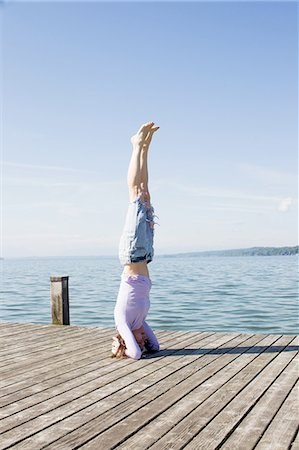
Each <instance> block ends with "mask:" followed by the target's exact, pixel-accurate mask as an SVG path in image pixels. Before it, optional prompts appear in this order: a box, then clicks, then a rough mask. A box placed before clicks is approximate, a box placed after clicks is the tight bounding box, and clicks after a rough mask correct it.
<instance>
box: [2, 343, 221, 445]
mask: <svg viewBox="0 0 299 450" xmlns="http://www.w3.org/2000/svg"><path fill="white" fill-rule="evenodd" d="M207 339H208V338H207ZM214 339H215V337H214ZM194 340H195V336H194V335H193V337H192V338H191V339H190V338H189V339H186V340H185V342H184V340H183V341H181V342H177V344H175V345H173V346H172V348H173V352H175V349H176V348H177V349H181V348H182V346H184V345H188V344H186V343H188V342H189V343H191V344H192V342H194ZM162 358H164V357H160V358H156V359H154V360H140V361H131V364H130V365H131V366H132V368H133V370H134V372H132V373H127V374H126V375H124V376H122V377H120V376H118V374H117V373H116V375H115V376H114V381H111V377H110V378H109V377H108V378H106V380H105V381H104V382H103V380H99V381H98V382H97V383H96V382H93V383H92V384H90V386H89V388H88V389H86V385H84V386H83V388H84V390H83V391H82V389H81V391H80V389H79V390H78V394H77V395H74V390H72V391H70V392H68V393H66V394H62V395H60V396H58V398H57V397H55V398H53V399H51V400H50V401H49V402H44V403H42V404H40V405H38V406H39V408H37V409H36V408H30V410H31V413H33V414H34V415H35V418H34V419H33V420H29V421H27V420H28V419H29V418H30V417H28V416H27V417H26V423H23V424H22V425H20V426H18V427H16V428H13V429H11V430H10V431H7V432H5V433H3V434H2V441H1V446H2V445H3V446H7V445H12V443H14V442H15V441H16V440H20V439H24V438H26V437H29V436H31V435H32V434H33V433H37V432H38V431H40V430H42V429H43V428H45V426H46V427H47V428H46V429H45V430H44V432H45V433H46V436H47V438H48V439H50V442H52V441H53V431H52V430H50V428H51V427H50V425H51V424H55V423H57V425H60V424H59V422H60V421H61V420H62V419H64V418H65V417H67V416H71V417H70V420H71V421H74V420H75V419H77V423H79V424H82V421H86V420H88V417H89V416H90V415H93V414H97V411H98V409H99V410H104V411H105V410H106V411H107V410H110V409H111V408H113V406H115V405H118V404H119V402H121V401H122V399H131V398H132V395H134V393H135V392H136V393H138V392H140V393H142V392H143V391H144V389H146V388H147V387H148V386H149V385H150V386H152V385H154V391H156V389H155V387H156V385H155V384H156V382H157V381H161V380H162V381H163V379H164V377H165V376H167V375H168V374H169V373H173V372H174V371H175V369H173V368H170V369H169V368H168V367H167V366H165V367H161V364H159V360H160V359H162ZM138 369H140V370H138ZM103 378H104V377H103ZM162 384H163V383H162ZM145 401H146V400H145ZM59 405H60V406H59ZM88 406H89V408H87V407H88ZM82 410H84V412H83V414H82V413H79V414H77V415H76V417H74V413H76V412H80V411H82ZM43 413H45V414H43ZM110 414H111V413H110ZM113 416H114V414H113ZM14 419H15V420H18V419H19V421H20V420H23V421H24V416H23V417H17V415H14ZM7 420H9V418H8V419H7ZM7 420H6V419H4V420H3V421H2V422H4V425H7V423H5V422H7ZM15 420H14V421H12V423H11V425H12V426H16V425H17V424H18V421H17V422H15ZM114 420H115V416H114ZM65 427H68V425H67V424H66V423H64V424H63V428H62V431H63V434H65V430H66V428H65ZM54 436H56V434H54ZM39 437H40V436H38V435H34V437H33V439H35V440H36V439H39ZM43 442H44V438H43ZM32 445H33V444H32V442H31V441H30V440H28V442H25V441H24V442H22V448H24V449H25V448H30V450H32V449H33V448H34V447H33V446H32ZM36 445H37V447H36V448H38V445H40V444H36ZM0 448H2V447H0Z"/></svg>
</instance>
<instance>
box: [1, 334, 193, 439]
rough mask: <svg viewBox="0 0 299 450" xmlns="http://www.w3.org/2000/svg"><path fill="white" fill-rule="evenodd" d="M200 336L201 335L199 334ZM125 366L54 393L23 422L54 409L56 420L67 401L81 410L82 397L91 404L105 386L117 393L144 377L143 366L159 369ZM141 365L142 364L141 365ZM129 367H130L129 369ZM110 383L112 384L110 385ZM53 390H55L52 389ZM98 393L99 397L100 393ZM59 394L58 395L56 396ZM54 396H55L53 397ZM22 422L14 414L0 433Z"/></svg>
mask: <svg viewBox="0 0 299 450" xmlns="http://www.w3.org/2000/svg"><path fill="white" fill-rule="evenodd" d="M200 334H202V333H200ZM187 336H188V335H187ZM185 341H187V342H189V341H194V337H192V338H190V337H187V339H185ZM182 342H184V336H182V338H181V341H178V343H177V346H180V345H181V343H182ZM125 361H126V362H127V365H126V366H125V367H123V368H121V369H119V370H117V369H115V367H116V366H117V362H116V364H114V371H113V372H112V373H111V374H107V375H104V376H103V377H98V378H97V379H96V380H94V381H92V382H89V383H85V384H83V385H81V386H79V387H78V388H75V389H72V390H70V391H66V392H63V390H62V392H61V391H57V390H56V391H55V393H54V394H53V397H51V398H49V400H48V401H43V403H38V404H37V405H36V406H33V407H31V408H28V409H27V410H26V418H25V420H26V421H28V420H29V419H33V418H36V417H38V416H39V415H41V414H42V413H47V417H48V418H49V417H50V415H49V411H51V410H52V409H55V411H54V414H53V418H54V420H56V418H57V414H58V410H57V408H58V406H62V407H63V406H64V405H67V403H68V401H72V403H73V404H74V405H76V406H75V407H76V408H78V409H79V410H80V409H81V408H82V402H83V400H82V398H83V395H85V397H86V401H87V404H92V403H93V402H94V391H99V389H100V388H102V389H101V391H102V392H103V394H102V395H103V398H104V397H105V396H107V395H106V392H105V386H106V385H108V387H107V389H108V392H109V393H110V392H114V391H117V390H118V389H119V388H120V386H121V385H122V386H124V387H125V386H127V385H129V384H131V383H132V382H134V381H135V380H136V379H138V378H142V377H144V375H145V374H144V370H143V372H142V371H141V370H138V369H142V367H143V365H146V366H149V365H153V368H152V369H151V370H152V371H154V370H155V369H159V364H158V361H157V360H154V359H153V360H141V361H138V362H134V361H132V360H129V359H126V360H125ZM142 363H143V364H142ZM129 366H131V367H129ZM112 381H114V383H113V384H112ZM54 389H55V388H54ZM101 391H99V395H100V392H101ZM58 394H59V395H58ZM54 395H55V396H54ZM75 399H78V401H77V402H74V400H75ZM8 409H9V408H1V410H0V414H1V416H2V417H3V415H4V414H6V413H7V411H8ZM65 409H66V412H69V409H71V406H68V405H67V408H65ZM23 422H24V414H23V413H22V412H20V414H14V415H13V417H12V418H11V419H10V417H7V418H6V419H2V420H1V424H0V431H1V432H3V431H5V430H6V429H10V428H11V427H15V426H17V425H20V424H22V423H23Z"/></svg>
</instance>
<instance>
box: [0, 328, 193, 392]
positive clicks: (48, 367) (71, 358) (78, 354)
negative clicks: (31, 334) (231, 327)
mask: <svg viewBox="0 0 299 450" xmlns="http://www.w3.org/2000/svg"><path fill="white" fill-rule="evenodd" d="M185 335H188V333H187V332H186V333H185ZM111 336H112V335H111ZM177 336H180V335H177ZM181 336H184V333H182V334H181ZM177 339H180V338H179V337H172V340H173V341H175V342H176V340H177ZM97 344H98V345H99V347H98V348H99V349H100V350H99V357H100V356H101V354H102V347H103V346H104V345H105V350H104V352H105V353H106V356H107V357H110V355H111V353H110V349H111V337H110V338H109V339H108V340H107V341H105V342H102V341H99V342H98V343H97ZM106 344H107V347H106ZM94 348H97V346H94ZM108 348H109V350H108ZM89 352H93V349H92V348H91V349H90V350H89V351H88V354H89ZM86 353H87V352H86V346H83V347H82V348H81V346H80V348H76V350H72V351H71V352H69V353H68V357H67V363H65V365H66V366H67V364H69V363H71V364H73V365H77V364H79V363H78V361H81V358H84V355H86ZM61 360H65V354H63V355H62V356H61V358H56V359H55V361H53V362H52V363H45V364H44V365H42V366H41V367H36V368H32V367H31V368H30V371H29V369H28V370H26V371H25V372H24V371H22V370H21V371H20V372H21V373H17V374H15V372H14V376H13V377H9V378H8V379H7V380H0V386H2V388H1V392H3V393H6V392H4V391H5V389H4V388H5V387H6V388H8V389H9V390H10V389H11V387H12V388H13V387H14V386H13V385H17V384H20V383H24V382H26V380H28V379H29V380H31V379H32V378H33V377H36V376H44V375H45V374H46V375H48V374H49V373H51V374H52V373H53V370H57V362H60V361H61ZM111 362H112V361H111ZM118 364H120V362H118Z"/></svg>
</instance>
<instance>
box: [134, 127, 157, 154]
mask: <svg viewBox="0 0 299 450" xmlns="http://www.w3.org/2000/svg"><path fill="white" fill-rule="evenodd" d="M153 125H154V122H147V123H145V124H144V125H141V127H140V128H139V130H138V131H137V133H136V134H134V136H132V137H131V143H132V145H133V147H140V148H142V146H143V143H144V140H145V138H146V137H147V135H148V132H149V130H150V128H151V127H152V126H153Z"/></svg>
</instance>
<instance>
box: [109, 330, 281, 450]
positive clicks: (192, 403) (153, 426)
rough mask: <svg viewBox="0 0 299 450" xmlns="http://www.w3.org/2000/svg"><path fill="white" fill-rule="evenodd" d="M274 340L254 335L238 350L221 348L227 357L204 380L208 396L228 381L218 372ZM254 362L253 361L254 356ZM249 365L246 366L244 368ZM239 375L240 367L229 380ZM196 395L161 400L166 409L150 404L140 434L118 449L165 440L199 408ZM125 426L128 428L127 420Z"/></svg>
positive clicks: (133, 449) (141, 415) (139, 447)
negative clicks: (172, 400)
mask: <svg viewBox="0 0 299 450" xmlns="http://www.w3.org/2000/svg"><path fill="white" fill-rule="evenodd" d="M235 341H236V339H235ZM273 341H275V337H273V336H272V337H270V338H269V337H266V338H265V335H253V336H251V337H249V338H247V339H246V340H245V341H241V342H239V343H238V342H237V341H236V343H235V348H234V347H232V348H230V347H231V346H229V347H228V346H227V345H226V344H223V346H221V347H220V349H221V348H223V349H224V350H225V354H223V356H221V355H219V356H221V360H218V361H216V364H217V365H216V364H215V363H214V364H213V365H211V366H210V369H213V370H212V371H209V372H207V374H208V375H210V377H203V378H202V382H203V383H204V382H205V383H206V386H207V388H206V389H207V396H209V395H211V394H212V393H214V392H215V391H217V389H218V388H219V386H221V385H222V383H223V382H224V380H223V378H222V377H221V376H220V377H219V374H218V375H217V373H218V372H217V369H219V368H220V371H221V370H226V371H227V368H228V367H230V366H229V364H230V363H231V362H232V361H234V360H235V359H236V358H240V357H241V355H242V354H244V353H250V352H251V351H252V349H256V351H262V349H263V348H264V346H265V345H271V343H273ZM226 355H228V356H226ZM224 356H225V359H224ZM251 359H253V357H251ZM239 362H240V361H239ZM247 363H248V361H247ZM245 364H246V363H245ZM245 364H242V365H241V367H243V365H245ZM213 366H214V367H213ZM231 367H232V366H231ZM225 368H226V369H225ZM208 369H209V367H208ZM235 372H236V368H235V370H234V371H233V372H232V374H231V373H229V372H228V371H227V378H228V379H229V378H230V377H231V376H232V375H233V374H234V373H235ZM200 374H201V375H202V374H203V368H201V369H200ZM214 377H216V378H214ZM217 378H218V379H217ZM196 382H197V384H198V386H200V384H201V379H200V377H199V376H198V377H197V380H196ZM193 392H194V393H195V394H196V391H192V390H191V391H190V394H187V395H185V396H184V397H183V398H182V399H180V398H179V397H178V399H177V401H176V402H174V403H173V404H172V405H171V406H169V405H167V404H165V399H163V398H162V397H161V401H162V403H164V408H161V405H160V404H159V403H158V402H152V403H151V404H149V405H148V408H147V409H146V408H144V409H143V408H142V409H140V410H139V411H138V417H139V420H140V422H141V424H142V427H140V429H139V431H136V432H135V433H134V434H133V435H132V436H131V437H129V438H128V439H126V440H125V441H124V442H123V444H120V445H119V446H117V448H119V449H123V450H144V448H148V447H150V446H151V445H153V444H155V442H157V441H158V442H159V439H161V437H162V436H164V435H165V434H166V433H167V432H168V431H170V430H171V429H172V428H173V427H174V426H175V425H176V424H177V423H178V422H179V421H180V420H182V419H183V418H184V417H185V416H187V415H188V414H189V413H190V411H192V410H193V409H194V408H195V407H196V406H198V399H197V398H196V396H194V395H193ZM154 411H157V412H158V414H157V413H156V414H153V412H154ZM124 424H126V425H128V423H127V420H126V421H125V422H124Z"/></svg>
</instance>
